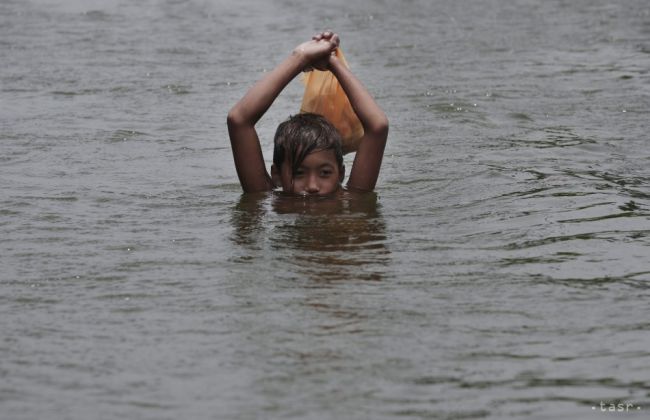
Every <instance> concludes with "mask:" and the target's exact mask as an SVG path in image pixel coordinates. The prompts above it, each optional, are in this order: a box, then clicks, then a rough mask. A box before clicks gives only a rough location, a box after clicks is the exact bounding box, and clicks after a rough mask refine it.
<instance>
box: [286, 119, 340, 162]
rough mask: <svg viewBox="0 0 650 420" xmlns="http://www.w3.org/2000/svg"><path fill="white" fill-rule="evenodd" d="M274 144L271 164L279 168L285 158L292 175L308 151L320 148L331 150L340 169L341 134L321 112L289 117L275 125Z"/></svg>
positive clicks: (315, 150)
mask: <svg viewBox="0 0 650 420" xmlns="http://www.w3.org/2000/svg"><path fill="white" fill-rule="evenodd" d="M273 143H274V147H273V164H274V165H275V167H276V168H277V169H278V171H279V170H280V168H281V167H282V164H283V163H284V160H285V157H288V158H289V164H290V165H291V173H292V174H295V173H296V171H297V170H298V168H299V167H300V165H301V164H302V161H303V160H305V158H306V157H307V155H308V154H310V153H312V152H317V151H320V150H333V151H334V155H335V156H336V163H337V164H338V165H339V169H341V170H342V168H343V150H342V148H341V134H339V132H338V130H337V129H336V127H334V126H333V125H332V124H331V123H330V122H329V121H327V120H326V119H325V117H323V116H322V115H318V114H312V113H308V112H307V113H302V114H297V115H293V116H291V117H289V118H288V119H287V120H286V121H284V122H282V123H281V124H280V125H279V126H278V129H277V130H276V132H275V139H274V141H273Z"/></svg>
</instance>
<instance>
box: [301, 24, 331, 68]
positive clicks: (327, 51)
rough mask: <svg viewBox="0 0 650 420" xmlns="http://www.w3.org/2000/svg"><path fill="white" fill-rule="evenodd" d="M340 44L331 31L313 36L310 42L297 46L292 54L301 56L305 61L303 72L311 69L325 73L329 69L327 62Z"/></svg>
mask: <svg viewBox="0 0 650 420" xmlns="http://www.w3.org/2000/svg"><path fill="white" fill-rule="evenodd" d="M340 43H341V41H340V39H339V36H338V35H337V34H335V33H334V32H332V31H325V32H321V33H319V34H316V35H314V36H313V37H312V38H311V41H307V42H303V43H302V44H300V45H298V46H297V47H296V48H295V50H294V53H297V54H301V55H302V56H303V58H304V60H305V68H304V71H311V70H313V69H316V70H321V71H325V70H327V69H328V68H329V60H330V57H331V56H332V55H334V53H335V51H336V49H337V48H338V47H339V44H340Z"/></svg>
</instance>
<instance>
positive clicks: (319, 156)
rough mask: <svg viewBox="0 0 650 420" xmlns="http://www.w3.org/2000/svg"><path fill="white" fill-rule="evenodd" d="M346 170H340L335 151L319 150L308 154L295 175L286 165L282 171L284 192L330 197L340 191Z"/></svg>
mask: <svg viewBox="0 0 650 420" xmlns="http://www.w3.org/2000/svg"><path fill="white" fill-rule="evenodd" d="M344 171H345V168H339V166H338V164H337V162H336V155H335V154H334V151H333V150H318V151H315V152H312V153H310V154H308V155H307V156H306V157H305V160H303V161H302V163H301V164H300V166H299V167H298V169H297V170H296V172H295V173H294V174H292V173H291V165H290V164H288V163H285V164H283V165H282V170H281V171H280V172H281V174H280V182H281V184H282V190H283V191H284V192H290V193H293V194H300V195H329V194H333V193H335V192H336V191H338V190H339V188H340V186H341V182H342V181H343V177H344V175H345V173H344Z"/></svg>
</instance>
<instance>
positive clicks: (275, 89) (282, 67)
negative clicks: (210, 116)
mask: <svg viewBox="0 0 650 420" xmlns="http://www.w3.org/2000/svg"><path fill="white" fill-rule="evenodd" d="M337 46H338V45H337V44H336V43H334V42H330V39H329V38H327V39H324V38H322V37H320V38H317V37H314V38H313V39H312V40H311V41H308V42H305V43H303V44H300V45H299V46H298V47H296V48H295V49H294V50H293V52H292V53H291V55H290V56H289V57H287V58H286V59H285V60H284V61H283V62H282V63H280V64H279V65H278V66H277V67H276V68H275V69H273V70H272V71H271V72H269V73H268V74H267V75H266V76H264V77H263V78H262V79H261V80H260V81H258V82H257V83H256V84H255V85H253V87H252V88H250V90H249V91H248V92H247V93H246V95H244V97H243V98H242V99H240V100H239V102H237V103H236V104H235V106H234V107H233V108H232V109H231V110H230V112H229V113H228V134H229V135H230V144H231V145H232V152H233V156H234V158H235V167H236V168H237V175H238V176H239V182H240V183H241V186H242V188H243V189H244V192H258V191H268V190H271V189H273V182H272V181H271V177H270V176H269V173H268V172H267V171H266V167H265V165H264V157H263V155H262V148H261V146H260V141H259V138H258V136H257V131H255V124H256V123H257V122H258V121H259V119H260V118H262V115H264V113H266V111H267V110H268V109H269V107H270V106H271V104H273V101H275V98H277V97H278V95H279V94H280V92H282V90H283V89H284V88H285V87H286V86H287V85H288V84H289V82H290V81H291V80H292V79H293V78H294V77H295V76H296V75H298V74H299V73H300V72H301V71H302V70H303V69H304V68H305V67H307V66H310V65H313V64H314V63H315V62H318V60H322V59H323V58H326V57H327V56H328V55H329V54H330V53H331V52H332V51H333V50H334V49H335V48H336V47H337Z"/></svg>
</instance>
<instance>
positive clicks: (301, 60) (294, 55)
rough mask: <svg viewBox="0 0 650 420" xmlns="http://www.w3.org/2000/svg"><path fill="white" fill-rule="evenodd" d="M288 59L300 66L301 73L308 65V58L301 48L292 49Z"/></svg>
mask: <svg viewBox="0 0 650 420" xmlns="http://www.w3.org/2000/svg"><path fill="white" fill-rule="evenodd" d="M289 58H290V59H291V60H294V61H295V62H296V63H297V64H298V65H299V66H300V70H301V71H302V70H303V69H304V68H305V67H307V65H308V64H309V57H307V54H306V53H305V49H304V48H303V47H301V46H297V47H296V48H294V49H293V51H292V52H291V56H290V57H289Z"/></svg>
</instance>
